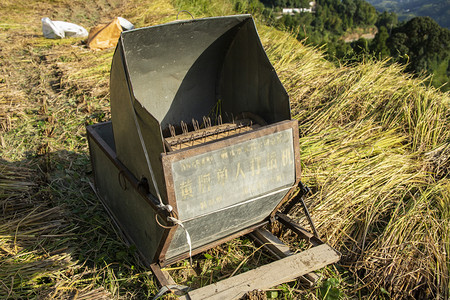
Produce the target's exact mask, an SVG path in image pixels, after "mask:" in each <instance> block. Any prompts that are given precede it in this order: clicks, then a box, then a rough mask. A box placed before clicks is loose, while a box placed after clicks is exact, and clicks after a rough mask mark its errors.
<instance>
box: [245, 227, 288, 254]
mask: <svg viewBox="0 0 450 300" xmlns="http://www.w3.org/2000/svg"><path fill="white" fill-rule="evenodd" d="M249 236H250V237H251V238H252V239H254V240H256V241H257V242H258V243H260V244H261V245H264V248H266V249H267V250H268V251H269V252H270V253H271V254H272V255H273V256H275V258H278V259H280V258H284V257H286V256H289V255H292V254H293V253H292V252H291V250H289V246H286V245H285V244H284V243H283V242H282V241H281V240H280V239H279V238H277V237H276V236H274V235H273V234H272V233H270V232H269V231H267V230H265V229H261V228H258V229H256V230H255V231H253V232H252V233H250V234H249Z"/></svg>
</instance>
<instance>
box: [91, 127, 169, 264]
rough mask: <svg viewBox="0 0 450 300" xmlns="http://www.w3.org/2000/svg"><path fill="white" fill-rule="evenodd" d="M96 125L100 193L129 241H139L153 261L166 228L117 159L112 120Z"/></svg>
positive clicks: (95, 164)
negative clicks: (121, 168)
mask: <svg viewBox="0 0 450 300" xmlns="http://www.w3.org/2000/svg"><path fill="white" fill-rule="evenodd" d="M92 129H93V133H94V134H88V141H89V149H90V154H91V161H92V166H93V170H94V175H95V188H96V192H97V195H98V196H99V198H100V200H101V201H102V202H103V204H104V205H105V206H106V208H107V210H108V211H109V213H110V214H111V215H112V217H113V218H114V219H115V221H116V223H118V224H119V226H120V227H121V229H122V231H123V232H124V233H125V235H126V236H127V238H128V239H129V242H130V243H132V244H135V245H136V247H137V249H138V250H139V252H140V253H141V255H142V256H143V257H144V258H145V260H146V261H147V262H153V261H154V259H155V258H154V257H155V254H156V252H157V249H158V246H159V245H160V243H161V240H162V236H163V232H164V230H163V229H162V228H161V227H159V226H158V225H157V223H156V221H155V211H154V210H153V208H152V207H151V205H150V204H149V203H148V200H146V199H145V198H144V197H143V196H142V195H141V194H140V193H139V192H138V191H137V190H136V189H135V188H134V187H133V186H132V184H131V183H130V182H128V181H127V179H126V177H125V176H124V175H123V173H121V171H120V169H119V168H118V165H117V164H116V163H115V161H114V160H115V159H116V158H115V152H114V151H113V149H115V146H114V144H113V142H114V140H113V138H112V135H113V133H112V126H111V123H103V124H97V125H95V126H93V127H92V128H91V130H92ZM88 132H89V130H88ZM119 181H120V182H119ZM123 187H125V189H124V188H123Z"/></svg>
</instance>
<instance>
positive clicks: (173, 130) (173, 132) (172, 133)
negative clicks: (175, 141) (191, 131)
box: [169, 124, 176, 137]
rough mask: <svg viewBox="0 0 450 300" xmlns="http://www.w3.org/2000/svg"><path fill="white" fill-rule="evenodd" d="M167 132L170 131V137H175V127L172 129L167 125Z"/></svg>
mask: <svg viewBox="0 0 450 300" xmlns="http://www.w3.org/2000/svg"><path fill="white" fill-rule="evenodd" d="M169 131H170V135H171V136H172V137H175V135H176V134H175V127H173V126H172V125H170V124H169Z"/></svg>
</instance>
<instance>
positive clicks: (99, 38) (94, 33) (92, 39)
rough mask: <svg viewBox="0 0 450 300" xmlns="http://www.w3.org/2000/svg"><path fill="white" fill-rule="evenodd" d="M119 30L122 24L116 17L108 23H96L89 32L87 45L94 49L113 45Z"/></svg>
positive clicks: (115, 43) (118, 35) (115, 42)
mask: <svg viewBox="0 0 450 300" xmlns="http://www.w3.org/2000/svg"><path fill="white" fill-rule="evenodd" d="M121 32H122V26H120V22H119V19H117V18H116V19H115V20H114V21H112V22H111V23H109V24H106V25H105V24H100V25H97V26H95V27H94V28H92V29H91V31H90V32H89V36H88V39H87V45H88V47H89V48H91V49H94V50H103V49H107V48H111V47H115V46H116V45H117V41H118V40H119V37H120V33H121Z"/></svg>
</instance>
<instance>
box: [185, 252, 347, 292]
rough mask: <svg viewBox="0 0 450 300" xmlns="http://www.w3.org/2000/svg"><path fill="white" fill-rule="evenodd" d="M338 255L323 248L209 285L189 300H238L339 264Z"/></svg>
mask: <svg viewBox="0 0 450 300" xmlns="http://www.w3.org/2000/svg"><path fill="white" fill-rule="evenodd" d="M339 258H340V255H339V253H338V252H337V251H336V250H334V249H333V248H331V247H330V246H328V245H326V244H322V245H319V246H317V247H313V248H311V249H308V250H306V251H303V252H301V253H298V254H295V255H291V256H288V257H286V258H283V259H280V260H277V261H275V262H273V263H270V264H267V265H264V266H261V267H259V268H256V269H253V270H250V271H247V272H245V273H242V274H239V275H236V276H233V277H231V278H228V279H225V280H222V281H220V282H218V283H215V284H210V285H208V286H205V287H203V288H200V289H197V290H194V291H192V292H189V293H188V296H189V297H190V298H191V299H194V300H196V299H199V300H200V299H227V300H229V299H239V298H240V297H242V296H243V295H244V294H245V293H246V292H248V291H252V290H255V289H262V290H265V289H269V288H271V287H273V286H276V285H279V284H282V283H285V282H288V281H291V280H294V279H296V278H297V277H299V276H301V275H304V274H307V273H309V272H312V271H314V270H317V269H320V268H323V267H325V266H326V265H328V264H332V263H335V262H337V261H338V260H339Z"/></svg>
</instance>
